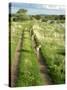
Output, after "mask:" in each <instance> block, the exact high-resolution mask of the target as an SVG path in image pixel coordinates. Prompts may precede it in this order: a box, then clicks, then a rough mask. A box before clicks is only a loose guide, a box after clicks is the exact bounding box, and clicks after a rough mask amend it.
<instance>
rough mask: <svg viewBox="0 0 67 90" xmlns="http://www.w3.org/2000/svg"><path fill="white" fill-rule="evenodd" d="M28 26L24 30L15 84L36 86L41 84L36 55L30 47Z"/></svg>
mask: <svg viewBox="0 0 67 90" xmlns="http://www.w3.org/2000/svg"><path fill="white" fill-rule="evenodd" d="M29 30H30V28H29V27H28V28H27V29H25V30H24V38H23V45H22V48H21V56H20V62H19V68H18V78H17V81H16V86H18V87H19V86H20V87H21V86H36V85H41V84H43V81H42V79H41V76H40V71H39V66H38V63H37V58H36V55H35V54H34V50H33V48H32V41H31V37H30V33H29Z"/></svg>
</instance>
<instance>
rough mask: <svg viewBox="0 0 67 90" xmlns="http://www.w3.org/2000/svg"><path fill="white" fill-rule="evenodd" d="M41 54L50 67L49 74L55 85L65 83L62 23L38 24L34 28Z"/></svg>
mask: <svg viewBox="0 0 67 90" xmlns="http://www.w3.org/2000/svg"><path fill="white" fill-rule="evenodd" d="M33 31H34V33H35V34H36V37H37V40H38V42H39V44H41V52H42V55H43V57H44V59H45V61H46V64H47V66H48V72H49V74H50V76H51V78H52V80H53V82H54V83H55V84H63V83H65V67H64V66H65V64H64V63H65V60H64V57H65V51H64V32H65V31H64V28H62V27H61V25H60V23H58V24H57V23H55V24H54V23H53V24H48V23H46V22H41V23H39V22H38V23H36V24H34V28H33Z"/></svg>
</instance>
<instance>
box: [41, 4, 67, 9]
mask: <svg viewBox="0 0 67 90" xmlns="http://www.w3.org/2000/svg"><path fill="white" fill-rule="evenodd" d="M42 7H43V8H46V9H56V10H60V9H61V10H63V9H64V8H65V6H62V5H42Z"/></svg>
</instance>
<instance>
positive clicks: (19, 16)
mask: <svg viewBox="0 0 67 90" xmlns="http://www.w3.org/2000/svg"><path fill="white" fill-rule="evenodd" d="M10 18H11V19H12V20H13V21H24V20H33V19H36V20H41V21H42V22H46V21H48V20H51V21H53V20H57V21H58V22H60V21H62V22H64V20H65V15H28V14H27V10H26V9H19V10H18V11H17V12H16V13H15V14H9V20H10Z"/></svg>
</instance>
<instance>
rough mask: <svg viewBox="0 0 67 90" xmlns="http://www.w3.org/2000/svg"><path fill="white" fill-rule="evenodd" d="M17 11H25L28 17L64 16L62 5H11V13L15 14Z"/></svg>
mask: <svg viewBox="0 0 67 90" xmlns="http://www.w3.org/2000/svg"><path fill="white" fill-rule="evenodd" d="M19 9H27V10H28V14H29V15H36V14H44V15H64V14H65V7H64V6H62V5H47V4H33V3H11V13H16V12H17V11H18V10H19Z"/></svg>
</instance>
